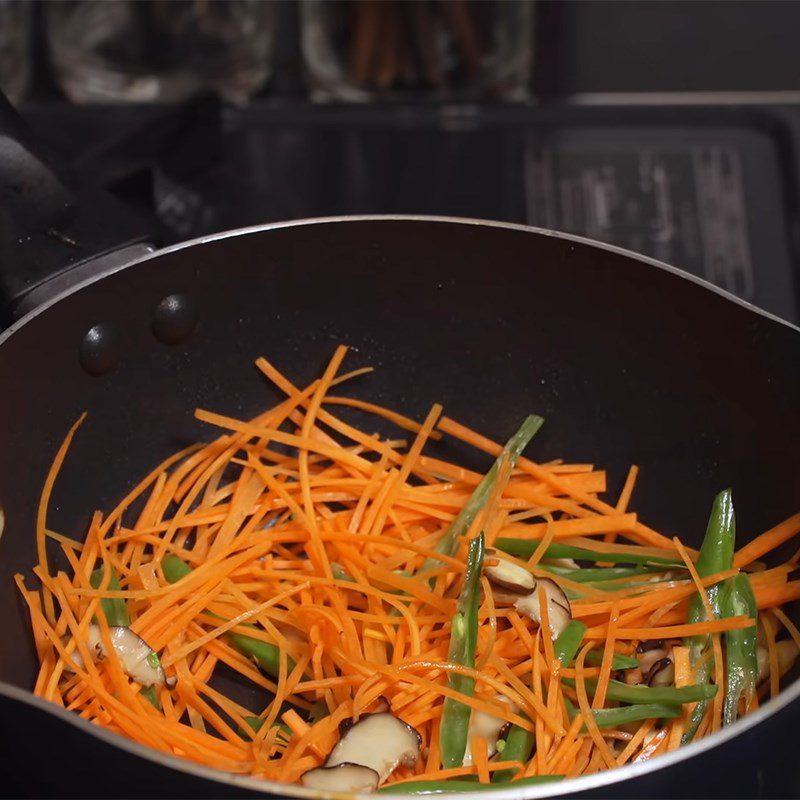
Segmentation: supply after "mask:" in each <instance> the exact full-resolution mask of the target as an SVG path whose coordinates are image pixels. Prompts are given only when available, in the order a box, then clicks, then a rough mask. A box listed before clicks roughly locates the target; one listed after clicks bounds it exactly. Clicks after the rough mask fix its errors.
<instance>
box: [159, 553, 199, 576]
mask: <svg viewBox="0 0 800 800" xmlns="http://www.w3.org/2000/svg"><path fill="white" fill-rule="evenodd" d="M161 571H162V572H163V573H164V577H165V578H166V579H167V583H177V582H178V581H179V580H180V579H181V578H185V577H186V576H187V575H188V574H189V573H190V572H191V571H192V568H191V567H190V566H189V565H188V564H187V563H186V562H185V561H184V560H183V559H182V558H181V557H180V556H176V555H175V554H174V553H170V554H169V555H168V556H165V557H164V559H163V560H162V562H161Z"/></svg>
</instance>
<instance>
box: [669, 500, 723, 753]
mask: <svg viewBox="0 0 800 800" xmlns="http://www.w3.org/2000/svg"><path fill="white" fill-rule="evenodd" d="M735 544H736V516H735V514H734V511H733V497H732V495H731V490H730V489H725V490H724V491H722V492H720V493H719V494H718V495H717V496H716V497H715V498H714V504H713V506H712V508H711V516H710V517H709V520H708V526H707V528H706V535H705V537H704V538H703V544H702V545H701V547H700V555H699V556H698V559H697V564H696V567H697V573H698V575H699V576H700V577H701V578H707V577H708V576H709V575H716V574H717V573H718V572H722V571H724V570H726V569H730V568H731V567H732V566H733V551H734V547H735ZM706 591H707V593H708V600H709V602H710V604H711V610H712V611H713V612H714V616H715V617H719V616H720V607H719V591H720V586H719V584H714V585H713V586H709V587H708V588H707V589H706ZM705 618H706V611H705V605H704V604H703V599H702V597H700V595H699V594H698V593H695V594H694V595H692V597H691V598H689V612H688V615H687V620H688V621H689V623H695V622H703V621H704V620H705ZM686 644H687V645H688V647H689V650H690V655H691V659H692V663H693V664H695V680H696V681H697V682H698V683H708V681H709V678H710V676H711V672H712V670H713V669H714V659H713V657H709V658H706V659H704V660H702V661H701V660H700V659H701V656H702V655H703V653H704V652H705V650H706V649H707V648H709V647H710V646H711V638H710V637H709V636H690V637H688V638H687V639H686ZM707 708H708V701H707V700H702V701H700V702H699V703H698V704H697V705H696V706H695V707H694V710H693V711H692V713H691V715H690V717H689V723H688V724H687V726H686V731H685V732H684V734H683V736H682V737H681V744H687V743H688V742H691V741H692V739H693V738H694V735H695V734H696V733H697V729H698V727H699V726H700V723H701V722H702V720H703V717H704V716H705V713H706V710H707Z"/></svg>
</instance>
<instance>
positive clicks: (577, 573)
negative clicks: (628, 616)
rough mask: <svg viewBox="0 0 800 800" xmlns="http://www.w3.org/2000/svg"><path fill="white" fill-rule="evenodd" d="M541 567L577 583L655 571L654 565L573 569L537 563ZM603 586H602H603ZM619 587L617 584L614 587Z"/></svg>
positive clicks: (611, 579)
mask: <svg viewBox="0 0 800 800" xmlns="http://www.w3.org/2000/svg"><path fill="white" fill-rule="evenodd" d="M536 566H537V567H539V569H543V570H546V571H547V572H552V573H553V574H554V575H561V576H562V577H564V578H569V579H570V580H572V581H575V582H576V583H600V584H602V583H604V582H605V581H616V580H620V579H621V578H635V577H636V576H638V575H648V574H649V573H651V572H652V571H653V569H652V567H647V566H639V567H584V568H583V569H581V568H578V569H572V568H568V567H557V566H555V565H553V564H542V563H541V562H539V563H538V564H537V565H536ZM601 588H602V587H601ZM616 588H618V587H617V586H615V587H614V589H616Z"/></svg>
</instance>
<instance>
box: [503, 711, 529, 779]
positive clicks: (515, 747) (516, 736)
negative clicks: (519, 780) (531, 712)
mask: <svg viewBox="0 0 800 800" xmlns="http://www.w3.org/2000/svg"><path fill="white" fill-rule="evenodd" d="M522 716H525V715H524V714H523V715H522ZM535 744H536V737H535V736H534V734H533V733H531V731H526V730H525V728H520V727H519V726H518V725H512V726H511V728H510V729H509V731H508V736H506V739H505V746H504V747H503V752H502V753H501V756H500V757H501V758H502V759H503V761H520V762H522V763H523V764H525V763H527V762H528V760H529V759H530V757H531V755H532V753H533V747H534V745H535ZM517 772H518V770H516V769H501V770H498V771H497V772H495V773H494V774H493V775H492V783H507V782H508V781H510V780H511V779H512V778H513V777H514V776H515V775H516V774H517Z"/></svg>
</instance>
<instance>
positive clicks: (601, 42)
mask: <svg viewBox="0 0 800 800" xmlns="http://www.w3.org/2000/svg"><path fill="white" fill-rule="evenodd" d="M798 30H800V3H798V2H792V1H790V0H786V1H782V2H771V0H755V1H754V2H749V1H748V0H740V1H739V2H733V0H719V1H716V2H707V1H706V0H693V1H691V2H673V1H672V0H638V1H636V0H631V1H629V2H621V1H619V0H618V1H617V2H606V1H605V0H589V2H582V1H581V0H572V1H571V2H565V1H561V2H555V1H552V0H352V1H345V0H285V1H284V0H275V2H268V1H267V0H260V1H256V0H222V1H220V2H217V1H216V0H168V1H167V0H151V1H150V2H137V1H136V0H60V1H59V0H51V1H50V2H34V1H33V0H0V88H2V90H3V92H4V93H5V94H6V95H7V96H8V97H9V98H10V99H11V101H12V102H13V103H14V104H15V105H16V106H17V108H18V110H19V111H20V112H21V113H22V115H23V116H24V118H25V119H26V120H27V121H28V123H29V124H30V125H31V127H32V128H33V129H34V131H35V132H36V133H37V134H38V135H39V137H40V138H42V139H44V141H45V142H46V144H47V145H48V146H49V148H50V149H51V151H52V152H53V153H54V154H55V155H56V156H58V157H59V158H61V159H63V160H65V161H66V162H67V163H68V165H69V167H70V169H71V171H72V172H73V174H75V175H76V176H78V178H79V180H80V181H81V182H82V183H83V184H84V185H86V186H89V187H90V188H92V189H103V190H107V191H110V192H111V193H112V194H114V195H115V196H116V197H117V198H118V199H119V200H120V201H122V202H123V203H124V204H125V205H126V206H127V207H129V208H131V209H132V210H135V211H136V212H137V213H140V214H142V215H145V216H146V217H147V219H148V220H150V222H151V223H152V225H153V228H154V230H155V234H154V236H155V237H156V239H157V241H158V242H159V243H162V244H167V243H170V242H174V241H179V240H181V239H185V238H189V237H195V236H199V235H202V234H205V233H209V232H213V231H217V230H222V229H225V228H234V227H240V226H245V225H252V224H257V223H261V222H268V221H275V220H283V219H290V218H298V217H309V216H320V215H335V214H358V213H417V214H442V215H455V216H468V217H481V218H489V219H498V220H505V221H511V222H519V223H529V224H532V225H537V226H542V227H547V228H554V229H557V230H563V231H569V232H572V233H577V234H581V235H585V236H589V237H592V238H595V239H600V240H603V241H607V242H612V243H614V244H618V245H620V246H622V247H626V248H630V249H632V250H636V251H638V252H642V253H646V254H649V255H651V256H654V257H656V258H659V259H662V260H664V261H667V262H670V263H672V264H674V265H676V266H678V267H681V268H683V269H686V270H689V271H691V272H693V273H695V274H696V275H699V276H702V277H704V278H707V279H708V280H711V281H713V282H714V283H716V284H717V285H719V286H721V287H723V288H725V289H727V290H729V291H731V292H734V293H736V294H737V295H739V296H740V297H742V298H744V299H746V300H748V301H751V302H753V303H755V304H757V305H759V306H761V307H763V308H765V309H768V310H770V311H772V312H774V313H775V314H778V315H780V316H782V317H784V318H786V319H790V320H793V321H798V320H800V314H799V313H798V309H800V304H799V303H798V291H799V289H798V287H800V267H799V266H798V264H800V255H799V253H800V250H799V246H800V224H799V223H800V215H799V213H800V212H798V202H797V198H798V191H799V190H800V166H799V165H800V160H798V153H800V47H798V46H797V31H798Z"/></svg>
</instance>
